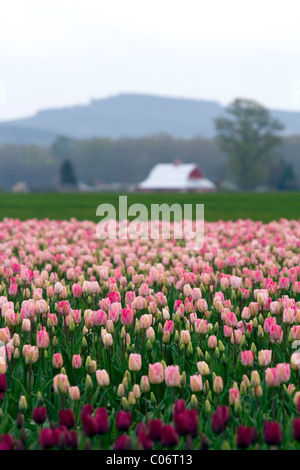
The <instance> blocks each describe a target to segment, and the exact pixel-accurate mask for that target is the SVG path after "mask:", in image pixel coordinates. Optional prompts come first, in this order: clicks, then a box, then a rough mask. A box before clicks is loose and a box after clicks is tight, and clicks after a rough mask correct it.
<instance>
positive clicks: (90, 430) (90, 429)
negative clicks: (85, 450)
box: [81, 414, 98, 437]
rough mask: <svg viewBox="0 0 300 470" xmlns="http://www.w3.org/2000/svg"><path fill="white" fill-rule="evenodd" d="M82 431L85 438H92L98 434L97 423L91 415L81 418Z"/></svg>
mask: <svg viewBox="0 0 300 470" xmlns="http://www.w3.org/2000/svg"><path fill="white" fill-rule="evenodd" d="M81 422H82V429H83V432H84V434H85V435H86V436H88V437H93V436H96V434H97V433H98V427H97V421H96V420H95V419H94V418H93V416H92V415H89V414H87V415H84V416H83V417H82V418H81Z"/></svg>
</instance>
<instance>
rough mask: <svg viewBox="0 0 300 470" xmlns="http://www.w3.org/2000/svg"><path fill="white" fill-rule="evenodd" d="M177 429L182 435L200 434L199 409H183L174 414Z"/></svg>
mask: <svg viewBox="0 0 300 470" xmlns="http://www.w3.org/2000/svg"><path fill="white" fill-rule="evenodd" d="M174 423H175V429H176V431H177V432H178V434H180V435H186V434H192V435H193V436H197V435H198V413H197V410H193V409H192V410H183V411H181V412H177V413H175V414H174Z"/></svg>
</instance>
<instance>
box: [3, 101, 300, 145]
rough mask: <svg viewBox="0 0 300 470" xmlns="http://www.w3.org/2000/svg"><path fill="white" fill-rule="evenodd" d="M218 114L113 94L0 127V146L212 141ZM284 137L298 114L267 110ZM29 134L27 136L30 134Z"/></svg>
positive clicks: (199, 106)
mask: <svg viewBox="0 0 300 470" xmlns="http://www.w3.org/2000/svg"><path fill="white" fill-rule="evenodd" d="M223 112H224V108H223V107H222V106H221V105H220V104H219V103H217V102H215V101H204V100H195V99H184V98H167V97H160V96H154V95H153V96H152V95H143V94H119V95H117V96H111V97H108V98H103V99H97V100H92V101H91V103H90V104H88V105H82V106H71V107H66V108H59V109H49V110H44V111H40V112H38V113H37V114H35V115H34V116H32V117H28V118H24V119H17V120H13V121H6V122H2V123H0V144H1V143H8V142H14V143H25V142H24V139H25V140H26V143H36V144H40V145H47V144H48V143H49V140H50V141H51V139H52V140H53V139H54V138H55V136H57V135H67V136H70V137H73V138H76V139H88V138H92V137H108V138H112V139H118V138H121V137H131V138H140V137H146V136H151V135H155V134H168V135H170V136H171V137H174V138H183V139H188V138H191V137H195V136H197V137H204V138H212V137H214V134H215V129H214V119H215V118H216V117H218V116H220V115H221V114H222V113H223ZM271 113H272V115H273V116H274V117H276V118H278V119H280V120H281V122H282V123H283V124H284V126H285V131H284V134H285V135H293V134H300V112H292V111H281V110H272V111H271ZM29 131H31V132H32V133H30V132H29Z"/></svg>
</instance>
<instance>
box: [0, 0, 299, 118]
mask: <svg viewBox="0 0 300 470" xmlns="http://www.w3.org/2000/svg"><path fill="white" fill-rule="evenodd" d="M297 4H298V5H297ZM299 12H300V5H299V0H284V1H283V0H280V1H276V0H252V1H251V2H250V1H248V2H246V1H242V0H205V1H202V0H180V1H177V0H147V1H145V0H105V1H104V0H9V1H5V0H2V1H1V9H0V120H5V119H10V118H15V117H23V116H27V115H31V114H33V113H34V112H36V111H37V110H40V109H45V108H49V107H62V106H69V105H73V104H85V103H88V102H89V100H90V99H92V98H101V97H105V96H108V95H113V94H118V93H120V92H138V93H151V94H159V95H167V96H176V97H190V98H199V99H209V100H216V101H219V102H220V103H222V104H225V105H226V104H228V103H229V102H230V101H231V100H232V99H234V98H235V97H244V98H251V99H255V100H257V101H258V102H260V103H261V104H263V105H265V106H267V107H272V108H281V109H290V110H300V57H299V55H300V28H299Z"/></svg>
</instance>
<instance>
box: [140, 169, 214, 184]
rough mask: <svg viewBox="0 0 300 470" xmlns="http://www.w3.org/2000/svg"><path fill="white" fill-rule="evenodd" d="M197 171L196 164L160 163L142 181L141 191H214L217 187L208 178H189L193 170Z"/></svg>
mask: <svg viewBox="0 0 300 470" xmlns="http://www.w3.org/2000/svg"><path fill="white" fill-rule="evenodd" d="M195 169H197V165H196V164H194V163H181V164H177V165H174V164H173V163H159V164H158V165H155V166H154V167H153V168H152V170H151V171H150V173H149V176H148V177H147V178H146V179H145V180H144V181H142V182H141V183H140V184H139V185H138V187H139V189H170V190H171V189H203V190H213V189H215V187H216V185H215V184H214V183H213V182H212V181H210V180H209V179H207V178H200V179H196V178H189V175H190V174H191V172H192V171H193V170H195Z"/></svg>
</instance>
